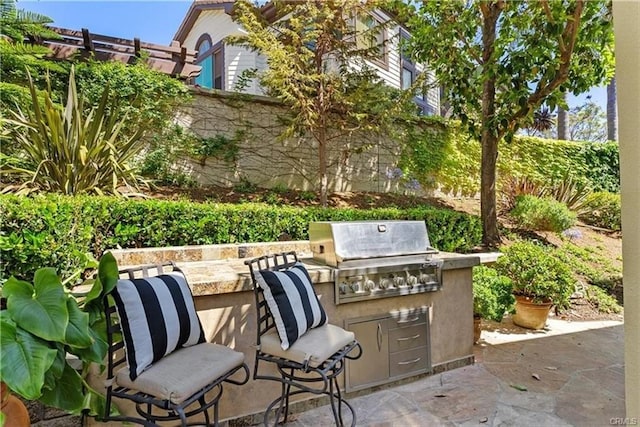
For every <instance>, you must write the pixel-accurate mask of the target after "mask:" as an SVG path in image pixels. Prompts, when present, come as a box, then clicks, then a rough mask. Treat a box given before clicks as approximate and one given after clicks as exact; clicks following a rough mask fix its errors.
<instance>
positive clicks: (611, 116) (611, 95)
mask: <svg viewBox="0 0 640 427" xmlns="http://www.w3.org/2000/svg"><path fill="white" fill-rule="evenodd" d="M607 139H608V140H609V141H617V140H618V90H617V88H616V76H615V75H614V76H613V78H612V79H611V81H610V82H609V84H608V85H607Z"/></svg>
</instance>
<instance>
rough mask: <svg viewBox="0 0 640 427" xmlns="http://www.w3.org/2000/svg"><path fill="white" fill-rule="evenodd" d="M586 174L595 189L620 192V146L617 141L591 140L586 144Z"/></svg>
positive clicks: (584, 153) (584, 149)
mask: <svg viewBox="0 0 640 427" xmlns="http://www.w3.org/2000/svg"><path fill="white" fill-rule="evenodd" d="M582 156H583V159H584V166H585V176H586V177H587V178H588V179H589V181H590V182H591V187H593V189H594V191H610V192H612V193H618V192H620V147H619V146H618V143H617V142H613V141H609V142H605V143H601V142H590V143H587V144H585V145H584V147H583V151H582Z"/></svg>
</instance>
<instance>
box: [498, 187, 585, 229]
mask: <svg viewBox="0 0 640 427" xmlns="http://www.w3.org/2000/svg"><path fill="white" fill-rule="evenodd" d="M511 217H512V218H513V220H514V221H515V222H516V224H518V226H520V227H522V228H524V229H527V230H535V231H553V232H556V233H560V232H562V231H564V230H566V229H567V228H569V227H571V226H573V225H574V224H575V223H576V214H575V213H573V212H571V211H570V210H569V208H567V206H566V205H565V204H564V203H560V202H558V201H556V200H555V199H553V198H551V197H536V196H531V195H524V196H518V197H517V198H516V206H515V208H513V210H512V211H511Z"/></svg>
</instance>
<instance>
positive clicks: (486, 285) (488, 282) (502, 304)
mask: <svg viewBox="0 0 640 427" xmlns="http://www.w3.org/2000/svg"><path fill="white" fill-rule="evenodd" d="M512 286H513V285H512V283H511V279H509V278H508V277H506V276H502V275H500V274H498V272H497V271H496V270H495V269H493V268H489V267H486V266H484V265H479V266H476V267H474V268H473V314H474V315H478V316H480V317H482V318H483V319H488V320H493V321H496V322H501V321H502V318H503V317H504V315H505V314H506V313H512V312H513V306H514V304H515V302H516V301H515V298H514V297H513V293H512Z"/></svg>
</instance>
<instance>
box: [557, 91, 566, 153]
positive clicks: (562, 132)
mask: <svg viewBox="0 0 640 427" xmlns="http://www.w3.org/2000/svg"><path fill="white" fill-rule="evenodd" d="M562 98H563V99H564V101H565V103H566V101H567V93H566V92H565V93H564V95H563V96H562ZM558 139H560V140H563V141H567V140H568V139H569V113H568V112H567V110H565V109H563V108H561V107H558Z"/></svg>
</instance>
